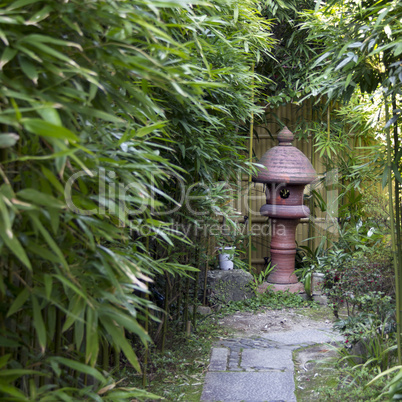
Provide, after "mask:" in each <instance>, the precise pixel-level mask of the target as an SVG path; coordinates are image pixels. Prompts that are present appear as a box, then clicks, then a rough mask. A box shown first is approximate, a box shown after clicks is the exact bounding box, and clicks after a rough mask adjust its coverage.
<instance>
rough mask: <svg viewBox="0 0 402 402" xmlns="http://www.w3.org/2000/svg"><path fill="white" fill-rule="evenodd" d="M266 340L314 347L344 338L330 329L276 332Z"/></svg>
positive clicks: (267, 336)
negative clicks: (317, 344) (313, 345)
mask: <svg viewBox="0 0 402 402" xmlns="http://www.w3.org/2000/svg"><path fill="white" fill-rule="evenodd" d="M264 338H267V339H270V340H272V341H276V342H278V343H281V344H284V345H300V344H307V345H312V344H315V343H328V342H334V341H339V340H342V337H341V336H340V335H339V334H338V333H336V332H332V331H330V330H328V329H322V330H320V329H302V330H297V331H286V332H275V333H272V334H268V335H266V336H264Z"/></svg>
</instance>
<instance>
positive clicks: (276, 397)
mask: <svg viewBox="0 0 402 402" xmlns="http://www.w3.org/2000/svg"><path fill="white" fill-rule="evenodd" d="M255 319H256V320H258V319H259V317H258V316H255ZM261 324H264V323H263V322H261ZM316 324H317V325H311V324H308V325H309V326H310V327H309V328H300V327H296V328H294V329H288V330H286V329H284V330H283V331H275V332H270V333H261V334H258V335H256V334H255V332H254V334H250V335H249V336H245V335H247V331H246V333H245V334H242V335H241V336H240V337H234V338H233V339H224V340H221V341H219V342H217V343H216V344H215V345H214V347H213V348H212V351H211V358H210V365H209V369H208V372H207V374H206V378H205V383H204V388H203V392H202V396H201V401H203V402H217V401H220V402H237V401H238V402H241V401H244V402H265V401H269V402H273V401H276V402H277V401H296V396H295V381H294V375H295V365H294V359H293V351H295V350H297V349H300V348H305V347H308V346H311V345H317V344H324V343H328V342H333V341H337V340H341V337H340V336H339V335H337V334H335V333H334V332H332V331H331V329H330V328H329V327H328V325H323V322H317V323H316Z"/></svg>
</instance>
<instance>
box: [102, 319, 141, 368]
mask: <svg viewBox="0 0 402 402" xmlns="http://www.w3.org/2000/svg"><path fill="white" fill-rule="evenodd" d="M100 320H101V322H102V325H103V326H104V327H105V329H106V331H107V332H108V333H109V334H110V336H111V337H112V339H113V343H114V345H116V346H117V347H118V348H119V349H121V350H122V351H123V353H124V355H125V356H126V358H127V360H128V361H129V362H130V363H131V365H132V366H133V367H134V368H135V369H136V370H137V371H138V372H139V373H141V367H140V364H139V363H138V359H137V356H136V355H135V353H134V351H133V348H132V347H131V345H130V344H129V343H128V342H127V339H126V337H125V336H124V333H123V331H122V329H121V328H118V327H116V325H115V324H113V321H110V319H109V318H106V317H105V318H102V317H100Z"/></svg>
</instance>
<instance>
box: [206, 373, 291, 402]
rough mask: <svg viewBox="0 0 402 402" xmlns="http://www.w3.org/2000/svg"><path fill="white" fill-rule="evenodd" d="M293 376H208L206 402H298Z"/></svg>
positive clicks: (272, 374) (231, 374) (262, 374)
mask: <svg viewBox="0 0 402 402" xmlns="http://www.w3.org/2000/svg"><path fill="white" fill-rule="evenodd" d="M294 389H295V384H294V380H293V372H292V371H285V372H277V371H271V372H242V373H239V372H229V373H228V372H220V373H217V372H215V373H213V372H208V373H207V374H206V378H205V385H204V389H203V392H202V395H201V401H202V402H217V401H219V402H245V401H247V402H271V401H286V402H295V401H296V397H295V395H294V392H293V391H294Z"/></svg>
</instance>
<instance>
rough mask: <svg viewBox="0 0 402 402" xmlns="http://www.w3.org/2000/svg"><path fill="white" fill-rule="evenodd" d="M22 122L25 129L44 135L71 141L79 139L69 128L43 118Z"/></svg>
mask: <svg viewBox="0 0 402 402" xmlns="http://www.w3.org/2000/svg"><path fill="white" fill-rule="evenodd" d="M22 124H23V126H24V128H25V130H27V131H29V132H30V133H33V134H36V135H40V136H42V137H51V138H58V139H60V140H68V141H71V142H78V141H79V139H78V137H77V136H76V135H75V134H74V133H73V132H71V131H70V130H68V129H67V128H64V127H60V126H56V125H55V124H52V123H48V122H47V121H44V120H41V119H24V120H23V121H22Z"/></svg>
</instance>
